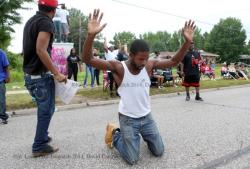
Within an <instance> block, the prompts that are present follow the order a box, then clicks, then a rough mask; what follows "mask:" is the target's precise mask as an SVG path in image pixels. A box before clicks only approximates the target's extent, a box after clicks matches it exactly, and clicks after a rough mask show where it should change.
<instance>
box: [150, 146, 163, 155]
mask: <svg viewBox="0 0 250 169" xmlns="http://www.w3.org/2000/svg"><path fill="white" fill-rule="evenodd" d="M151 152H152V154H153V155H154V156H156V157H160V156H162V155H163V153H164V146H163V145H162V146H157V147H156V148H155V150H153V151H151Z"/></svg>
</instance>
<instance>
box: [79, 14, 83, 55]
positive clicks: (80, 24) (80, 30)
mask: <svg viewBox="0 0 250 169" xmlns="http://www.w3.org/2000/svg"><path fill="white" fill-rule="evenodd" d="M81 20H82V18H81V16H79V45H78V48H79V49H78V53H79V55H78V56H81V43H82V37H81V32H82V23H81Z"/></svg>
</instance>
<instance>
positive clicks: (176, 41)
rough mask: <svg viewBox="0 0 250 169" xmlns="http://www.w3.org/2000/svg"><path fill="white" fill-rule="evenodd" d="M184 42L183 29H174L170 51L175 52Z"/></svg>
mask: <svg viewBox="0 0 250 169" xmlns="http://www.w3.org/2000/svg"><path fill="white" fill-rule="evenodd" d="M182 43H183V38H182V36H181V31H180V30H179V31H174V33H173V34H172V36H171V39H170V43H169V51H170V52H175V51H177V50H178V49H179V48H180V46H181V44H182Z"/></svg>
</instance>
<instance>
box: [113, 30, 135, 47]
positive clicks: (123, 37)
mask: <svg viewBox="0 0 250 169" xmlns="http://www.w3.org/2000/svg"><path fill="white" fill-rule="evenodd" d="M113 39H114V41H112V42H111V43H112V44H114V45H115V46H119V44H121V45H125V44H127V45H129V44H130V43H131V42H132V41H133V40H135V39H136V36H135V34H134V33H132V32H129V31H123V32H119V33H115V35H114V37H113Z"/></svg>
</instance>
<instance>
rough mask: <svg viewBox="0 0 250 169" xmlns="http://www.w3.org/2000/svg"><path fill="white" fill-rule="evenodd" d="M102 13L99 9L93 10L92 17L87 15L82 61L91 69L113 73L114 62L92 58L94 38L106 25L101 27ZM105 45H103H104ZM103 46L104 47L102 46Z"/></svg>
mask: <svg viewBox="0 0 250 169" xmlns="http://www.w3.org/2000/svg"><path fill="white" fill-rule="evenodd" d="M102 17H103V13H101V14H100V10H99V9H95V10H94V13H93V15H92V14H89V18H88V34H87V37H86V40H85V42H84V45H83V53H82V60H83V62H85V63H86V64H90V65H92V66H93V67H95V68H97V69H100V70H111V71H113V72H114V71H115V64H116V63H117V62H116V61H105V60H103V59H98V58H96V57H94V56H93V52H92V48H93V42H94V39H95V36H96V35H97V34H98V33H99V32H101V31H102V30H103V29H104V27H105V26H106V24H103V25H101V20H102ZM104 44H105V43H104ZM104 46H105V45H104Z"/></svg>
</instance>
